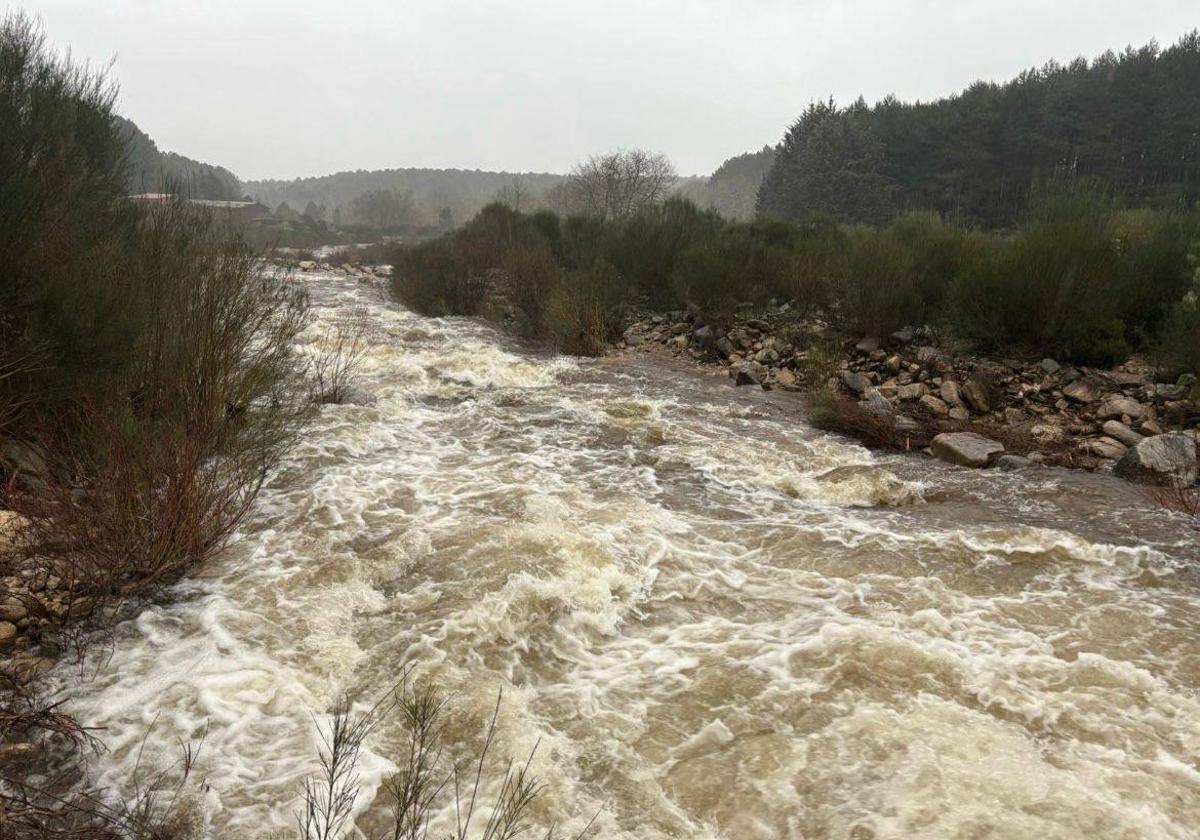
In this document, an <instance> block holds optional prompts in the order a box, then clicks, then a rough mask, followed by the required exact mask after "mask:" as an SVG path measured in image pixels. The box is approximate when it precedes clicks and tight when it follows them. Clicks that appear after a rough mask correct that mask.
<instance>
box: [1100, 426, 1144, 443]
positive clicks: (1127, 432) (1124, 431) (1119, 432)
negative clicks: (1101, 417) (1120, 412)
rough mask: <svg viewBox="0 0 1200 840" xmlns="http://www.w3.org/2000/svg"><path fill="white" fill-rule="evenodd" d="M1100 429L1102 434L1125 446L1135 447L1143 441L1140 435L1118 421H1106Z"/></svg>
mask: <svg viewBox="0 0 1200 840" xmlns="http://www.w3.org/2000/svg"><path fill="white" fill-rule="evenodd" d="M1101 428H1102V429H1103V430H1104V434H1106V435H1108V436H1109V437H1110V438H1113V439H1114V440H1119V441H1120V442H1121V443H1123V444H1125V445H1126V446H1136V445H1137V444H1139V443H1141V442H1142V441H1143V440H1145V438H1144V437H1143V436H1142V435H1139V434H1138V433H1137V432H1135V431H1134V430H1133V429H1131V428H1129V427H1128V426H1126V425H1125V424H1124V423H1122V422H1120V421H1118V420H1106V421H1104V425H1103V426H1102V427H1101Z"/></svg>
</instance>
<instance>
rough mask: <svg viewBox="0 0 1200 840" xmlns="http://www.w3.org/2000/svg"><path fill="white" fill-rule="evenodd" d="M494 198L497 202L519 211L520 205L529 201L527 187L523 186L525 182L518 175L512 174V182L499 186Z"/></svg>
mask: <svg viewBox="0 0 1200 840" xmlns="http://www.w3.org/2000/svg"><path fill="white" fill-rule="evenodd" d="M495 200H496V202H497V203H499V204H504V205H507V206H509V207H511V208H512V209H513V210H516V211H517V212H518V213H520V212H521V208H522V206H523V205H525V204H528V203H529V189H528V188H527V187H526V186H525V182H524V181H522V180H521V178H520V176H517V175H514V176H513V179H512V183H510V184H506V185H505V186H503V187H501V188H500V190H499V191H498V192H497V193H496V199H495Z"/></svg>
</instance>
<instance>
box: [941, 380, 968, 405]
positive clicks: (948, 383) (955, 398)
mask: <svg viewBox="0 0 1200 840" xmlns="http://www.w3.org/2000/svg"><path fill="white" fill-rule="evenodd" d="M938 393H940V394H941V397H942V402H944V403H946V405H948V406H950V407H952V408H963V407H964V406H963V400H962V394H960V393H959V392H958V383H957V382H955V381H954V380H953V379H944V380H942V386H941V388H939V389H938Z"/></svg>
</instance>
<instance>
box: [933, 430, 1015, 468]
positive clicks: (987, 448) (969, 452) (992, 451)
mask: <svg viewBox="0 0 1200 840" xmlns="http://www.w3.org/2000/svg"><path fill="white" fill-rule="evenodd" d="M930 450H931V451H932V452H933V454H934V456H936V457H937V458H940V459H941V460H943V461H948V462H949V463H951V464H957V465H959V466H960V467H986V466H987V465H988V463H989V462H990V461H991V460H992V459H993V458H994V457H996V456H998V455H1000V454H1002V453H1003V452H1004V444H1002V443H1000V442H999V441H997V440H992V439H991V438H985V437H984V436H983V435H977V434H975V433H974V432H943V433H942V434H940V435H938V436H937V437H935V438H934V439H933V443H932V444H930Z"/></svg>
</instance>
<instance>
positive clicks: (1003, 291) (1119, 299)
mask: <svg viewBox="0 0 1200 840" xmlns="http://www.w3.org/2000/svg"><path fill="white" fill-rule="evenodd" d="M1112 213H1113V208H1112V205H1111V203H1110V202H1108V201H1107V200H1106V199H1103V198H1101V197H1097V196H1095V195H1091V194H1086V193H1083V194H1075V195H1069V196H1060V197H1056V198H1052V199H1050V200H1049V201H1047V202H1046V203H1044V204H1043V205H1042V206H1041V207H1040V208H1039V209H1038V210H1037V212H1036V213H1035V214H1034V216H1033V217H1032V218H1031V219H1030V221H1029V222H1028V223H1027V224H1026V225H1025V226H1024V227H1022V228H1021V229H1020V230H1018V231H1017V232H1016V233H1014V234H1013V235H1012V236H1011V237H1009V238H1007V239H1005V240H1003V241H1002V242H1001V243H1000V245H999V246H998V248H997V250H996V253H995V255H994V258H993V259H991V260H988V261H986V262H985V263H984V264H983V265H981V266H980V267H979V268H978V269H977V271H975V272H974V273H969V274H964V275H962V276H960V277H959V282H958V283H957V284H956V288H955V291H954V296H953V304H952V306H953V311H954V312H955V313H957V314H958V316H959V325H960V326H961V327H962V328H963V329H964V330H965V331H966V332H967V333H968V334H969V335H970V336H972V337H974V338H976V339H978V340H979V341H980V342H981V343H982V344H983V345H984V346H986V347H989V348H994V349H1000V348H1016V349H1019V350H1027V351H1030V352H1034V353H1051V354H1055V355H1060V354H1061V355H1064V356H1065V357H1067V358H1068V359H1070V360H1071V361H1074V362H1078V363H1081V364H1092V365H1111V364H1115V363H1117V362H1120V361H1123V360H1124V359H1125V358H1126V357H1127V356H1128V354H1129V352H1130V348H1129V345H1128V344H1127V343H1126V341H1125V323H1124V322H1123V321H1122V319H1121V315H1122V314H1123V312H1124V309H1125V304H1126V302H1127V301H1126V299H1125V298H1124V297H1123V296H1122V294H1121V292H1122V289H1123V288H1126V286H1125V284H1124V280H1123V276H1122V266H1121V261H1120V258H1119V253H1118V250H1117V247H1116V239H1115V237H1114V236H1113V230H1112V224H1111V222H1112Z"/></svg>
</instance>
